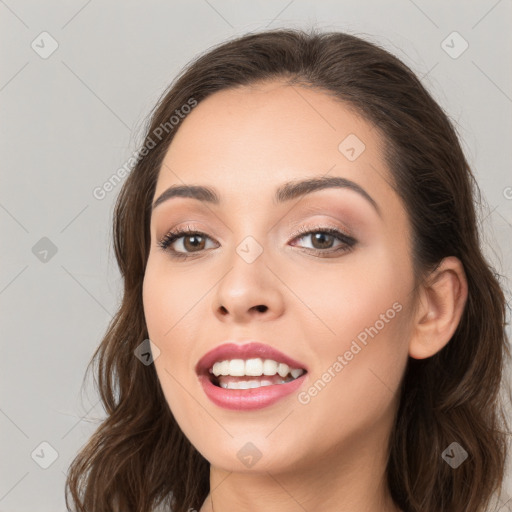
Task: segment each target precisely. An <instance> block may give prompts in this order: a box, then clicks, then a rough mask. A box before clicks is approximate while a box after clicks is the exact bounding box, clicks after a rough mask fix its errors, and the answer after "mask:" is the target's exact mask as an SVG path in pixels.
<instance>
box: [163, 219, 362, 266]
mask: <svg viewBox="0 0 512 512" xmlns="http://www.w3.org/2000/svg"><path fill="white" fill-rule="evenodd" d="M315 233H322V234H327V235H331V236H334V238H336V239H337V240H338V241H340V242H342V244H343V245H342V246H340V247H338V248H336V249H326V250H322V249H307V250H309V251H315V252H320V253H321V254H322V253H323V254H332V253H342V254H343V253H346V252H350V251H351V250H352V249H353V248H354V246H355V245H356V244H357V240H356V239H355V238H353V237H351V236H349V235H346V234H345V233H342V232H341V231H339V230H338V229H337V228H335V227H329V226H314V227H301V228H299V229H298V230H297V231H295V232H294V233H293V234H292V240H295V239H296V238H304V237H305V236H306V235H313V234H315ZM187 235H188V236H193V235H199V236H202V237H206V238H210V237H209V236H208V235H206V234H205V233H202V232H201V231H197V230H194V229H192V228H191V227H190V226H187V227H186V228H185V229H178V230H171V231H169V232H168V233H167V234H166V235H165V236H164V237H163V238H162V239H161V240H160V241H159V242H158V246H159V247H160V248H161V249H162V250H163V251H166V252H170V253H171V256H172V257H173V258H182V259H186V258H191V257H193V256H194V255H195V254H199V252H200V251H199V252H198V253H183V252H178V251H175V250H174V249H169V246H170V245H171V244H173V243H174V242H175V241H176V240H178V239H180V238H183V236H187ZM320 257H321V258H326V257H328V256H320Z"/></svg>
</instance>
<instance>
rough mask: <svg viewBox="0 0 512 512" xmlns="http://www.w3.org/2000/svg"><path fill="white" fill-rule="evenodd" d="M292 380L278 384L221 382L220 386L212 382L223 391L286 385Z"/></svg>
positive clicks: (256, 381) (265, 381) (266, 381)
mask: <svg viewBox="0 0 512 512" xmlns="http://www.w3.org/2000/svg"><path fill="white" fill-rule="evenodd" d="M292 380H295V379H294V378H293V377H290V378H288V379H282V380H281V381H280V382H277V383H275V382H271V381H269V380H241V381H239V382H229V383H226V382H223V383H221V384H218V383H217V382H214V384H215V385H216V386H219V387H221V388H224V389H253V388H262V387H265V386H274V385H276V384H286V383H287V382H291V381H292Z"/></svg>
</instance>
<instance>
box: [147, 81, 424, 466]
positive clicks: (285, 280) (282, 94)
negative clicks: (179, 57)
mask: <svg viewBox="0 0 512 512" xmlns="http://www.w3.org/2000/svg"><path fill="white" fill-rule="evenodd" d="M382 149H383V148H382V141H381V139H380V137H379V135H378V133H377V130H375V129H374V128H373V127H372V126H371V125H370V124H368V123H367V122H365V121H363V120H362V119H361V118H360V117H359V116H358V115H356V114H354V113H353V112H352V111H350V110H349V109H348V108H347V107H345V106H344V105H343V104H341V103H340V102H337V101H335V100H334V99H332V98H331V97H329V96H328V95H326V94H325V93H323V92H320V91H318V90H312V89H306V88H303V87H292V86H286V85H283V84H282V83H277V82H274V83H266V84H264V85H258V86H257V87H256V86H251V87H244V88H239V89H237V90H226V91H221V92H219V93H216V94H214V95H212V96H210V97H209V98H207V99H206V100H204V101H202V102H200V103H199V104H198V105H197V106H196V107H195V108H194V109H193V110H192V111H191V113H190V114H188V116H187V117H186V119H185V120H184V121H183V123H182V125H181V126H180V128H179V130H178V132H177V134H176V136H175V138H174V140H173V142H172V144H171V145H170V147H169V150H168V152H167V154H166V156H165V159H164V162H163V165H162V168H161V170H160V174H159V177H158V182H157V185H156V192H155V196H154V200H155V201H156V200H157V199H158V198H159V197H160V196H161V195H162V194H163V193H164V192H165V191H166V190H168V189H169V187H177V186H180V187H181V186H184V185H187V186H191V185H194V186H200V187H208V188H210V189H214V191H215V194H216V195H217V196H218V202H211V201H207V200H206V199H207V197H206V196H205V195H204V194H203V195H202V196H200V197H199V198H197V197H196V198H194V197H187V195H189V194H186V193H183V192H180V193H179V194H178V195H174V196H173V197H167V199H166V200H161V201H160V202H159V204H158V205H157V206H156V207H154V210H153V212H152V217H151V251H150V254H149V259H148V262H147V268H146V273H145V277H144V291H143V293H144V297H143V298H144V312H145V317H146V321H147V327H148V332H149V337H150V339H151V341H152V342H153V343H154V344H155V345H156V346H157V347H158V349H159V350H160V354H159V356H158V357H156V359H155V367H156V371H157V374H158V378H159V380H160V383H161V386H162V389H163V392H164V394H165V397H166V399H167V402H168V405H169V407H170V409H171V411H172V413H173V415H174V417H175V418H176V420H177V422H178V424H179V425H180V427H181V429H182V430H183V432H184V433H185V435H186V436H187V437H188V439H189V440H190V441H191V443H192V444H193V445H194V446H195V447H196V448H197V449H198V450H199V452H201V454H202V455H203V456H204V457H205V458H206V459H207V460H209V461H210V463H211V464H212V465H213V466H215V467H220V468H223V469H225V470H226V471H270V470H271V471H273V472H278V471H281V472H285V471H287V470H293V471H297V470H298V469H300V468H301V467H303V468H307V467H311V465H312V464H315V462H317V463H319V464H322V465H324V466H325V465H326V464H327V467H329V465H328V464H330V462H328V461H329V460H333V459H335V460H336V461H338V463H347V461H355V460H367V458H368V457H369V456H371V457H373V458H374V459H375V457H378V455H377V454H378V453H380V451H382V450H383V449H384V448H385V441H386V439H387V437H388V436H389V431H390V428H391V426H392V423H393V416H394V412H395V409H396V404H397V390H398V387H399V384H400V380H401V377H402V374H403V371H404V369H405V364H406V361H407V355H408V343H409V339H410V336H411V317H412V306H413V303H412V300H413V295H412V293H411V292H412V290H413V286H414V279H413V270H412V255H411V233H410V226H409V223H408V218H407V216H406V212H405V211H404V208H403V206H402V203H401V201H400V199H399V197H398V196H397V194H396V193H395V191H394V190H393V189H392V188H391V186H390V182H391V178H390V173H389V171H388V169H387V168H386V167H385V164H384V160H383V157H382V153H381V151H382ZM326 178H331V179H337V178H343V180H346V181H344V182H343V181H341V180H339V181H338V182H337V184H338V186H334V182H331V183H330V186H326V187H318V186H317V188H316V189H311V190H309V191H307V187H303V188H302V189H299V190H298V191H299V192H301V195H297V193H293V194H287V193H286V192H291V191H295V192H297V190H296V189H295V188H293V187H291V186H290V185H288V186H287V187H286V188H284V189H283V187H285V184H287V183H298V182H300V181H302V180H311V179H323V180H325V179H326ZM352 183H353V184H355V185H352ZM325 184H326V185H329V183H325ZM344 184H345V185H346V184H349V185H350V186H343V185H344ZM278 190H281V192H280V193H279V194H278V195H279V197H277V196H276V191H278ZM282 190H284V192H283V191H282ZM306 192H307V193H306ZM182 229H189V230H191V231H194V232H199V233H200V235H197V234H196V235H181V237H180V238H177V239H176V240H174V241H171V243H170V245H167V248H166V249H163V248H162V247H160V246H159V245H158V244H159V242H161V241H162V240H163V239H164V238H165V237H166V235H167V234H168V233H169V231H171V230H173V231H180V230H182ZM326 229H334V230H337V231H339V233H340V235H336V234H334V235H333V234H331V233H329V232H326V231H325V230H326ZM298 230H302V232H299V233H297V231H298ZM306 232H310V233H309V234H304V233H306ZM337 236H339V237H340V238H337ZM169 241H170V239H169V238H168V239H167V242H169ZM185 256H187V257H186V258H185ZM229 342H230V343H233V344H235V345H239V346H241V345H245V344H247V343H248V342H259V343H262V344H264V345H268V346H269V347H271V348H274V349H277V350H278V351H279V352H280V353H282V354H284V355H285V356H288V357H289V358H291V359H293V360H294V361H295V364H296V365H297V366H299V368H295V369H296V370H301V369H305V370H307V372H306V373H303V374H302V375H301V376H299V377H298V378H297V379H296V380H294V381H292V382H290V383H286V384H281V383H277V382H281V380H280V379H279V376H277V377H276V376H272V375H268V376H266V375H263V376H260V377H258V376H257V374H258V373H259V372H261V371H267V373H270V374H272V373H274V372H275V369H276V366H275V365H274V366H273V363H272V362H271V363H265V364H261V365H260V364H259V362H258V361H252V362H250V363H249V364H245V363H242V366H240V362H239V361H238V362H236V360H237V359H238V360H239V359H242V361H246V360H247V359H255V360H257V359H258V358H259V359H261V361H262V363H263V362H264V361H265V360H266V359H269V360H275V361H276V363H283V361H280V360H279V359H280V357H281V356H278V355H276V354H269V353H266V352H265V351H263V352H254V353H252V352H250V353H248V354H245V355H244V354H242V355H240V354H237V353H236V352H232V353H229V352H228V353H224V354H213V356H212V358H211V359H209V361H205V360H202V361H201V362H204V363H205V364H207V366H208V368H206V367H205V368H202V369H200V370H199V373H200V375H198V368H197V365H198V363H199V362H200V360H201V359H202V358H203V356H204V355H205V354H207V353H208V352H210V351H212V350H213V349H215V348H216V347H219V346H220V345H223V344H225V343H229ZM224 360H228V361H229V360H235V363H224V364H220V365H217V367H216V372H217V373H218V371H222V372H224V373H226V371H228V372H230V373H233V374H235V375H232V376H231V377H229V376H221V377H219V380H218V381H217V382H218V383H221V382H222V383H223V385H224V386H226V385H229V387H228V388H225V387H218V386H216V385H214V384H212V383H211V382H210V378H209V376H208V375H211V374H210V373H209V371H208V370H209V369H210V368H211V367H212V366H213V362H215V361H219V362H220V361H224ZM253 363H254V366H253ZM230 365H231V366H230ZM291 366H293V365H291ZM240 367H241V368H242V371H241V373H244V371H245V373H246V374H247V373H253V374H254V375H252V376H246V377H241V376H237V375H236V373H237V368H240ZM265 368H266V370H265ZM277 368H278V369H279V368H281V370H282V371H283V373H284V372H287V371H288V370H287V368H286V367H285V366H280V367H279V366H278V367H277ZM299 373H300V372H295V375H297V374H299ZM284 380H286V378H285V379H284ZM240 381H255V382H256V384H255V385H257V386H259V387H254V388H250V389H231V386H239V385H240V384H239V382H240ZM265 381H267V382H266V383H265ZM269 382H270V384H269ZM262 384H264V385H262ZM251 385H252V384H251ZM242 386H244V384H242ZM205 389H207V390H208V391H205ZM363 455H364V456H363ZM365 457H366V459H365ZM253 467H254V469H253ZM315 467H317V466H315Z"/></svg>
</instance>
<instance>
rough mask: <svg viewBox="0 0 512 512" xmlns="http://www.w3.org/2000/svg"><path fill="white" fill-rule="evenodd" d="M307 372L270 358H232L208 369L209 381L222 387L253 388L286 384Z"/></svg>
mask: <svg viewBox="0 0 512 512" xmlns="http://www.w3.org/2000/svg"><path fill="white" fill-rule="evenodd" d="M305 373H307V371H306V370H305V369H303V368H290V367H289V366H288V365H287V364H284V363H278V362H277V361H274V360H272V359H265V360H262V359H261V358H254V359H247V360H243V359H232V360H225V361H218V362H216V363H215V364H214V365H213V366H212V367H211V368H210V369H209V371H208V374H209V378H210V382H211V383H212V384H213V385H214V386H217V387H220V388H224V389H254V388H260V387H265V386H274V385H278V384H287V383H288V382H292V381H294V380H295V379H298V378H299V377H301V376H302V375H304V374H305Z"/></svg>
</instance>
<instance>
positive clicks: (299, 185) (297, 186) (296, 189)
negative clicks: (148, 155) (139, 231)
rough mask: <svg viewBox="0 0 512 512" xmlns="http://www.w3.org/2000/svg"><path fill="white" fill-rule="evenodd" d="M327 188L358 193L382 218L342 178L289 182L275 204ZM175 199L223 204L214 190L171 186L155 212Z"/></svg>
mask: <svg viewBox="0 0 512 512" xmlns="http://www.w3.org/2000/svg"><path fill="white" fill-rule="evenodd" d="M327 188H348V189H349V190H353V191H354V192H357V193H358V194H359V195H360V196H362V197H363V198H364V199H366V200H367V201H368V202H369V203H370V204H371V205H372V206H373V208H374V209H375V210H376V212H377V214H378V215H379V216H381V211H380V208H379V206H378V204H377V203H376V202H375V200H374V199H373V198H372V197H371V196H370V194H368V192H366V190H364V188H362V187H361V186H360V185H358V184H357V183H355V182H354V181H351V180H349V179H347V178H341V177H339V176H321V177H318V178H308V179H304V180H300V181H289V182H287V183H284V184H283V185H281V186H279V187H278V188H277V189H276V192H275V195H274V202H275V203H277V204H280V203H285V202H288V201H291V200H292V199H295V198H298V197H302V196H304V195H306V194H311V193H312V192H316V191H317V190H323V189H327ZM174 197H190V198H192V199H197V200H198V201H202V202H207V203H211V204H215V205H218V204H220V203H221V200H220V196H219V194H218V193H217V192H216V190H215V189H214V188H211V187H205V186H202V185H171V186H170V187H169V188H168V189H167V190H165V191H164V192H163V193H162V194H161V195H160V196H159V197H158V199H156V201H155V202H154V203H153V207H152V209H153V210H154V209H155V208H156V207H157V206H158V205H160V204H162V203H163V202H164V201H168V200H169V199H172V198H174Z"/></svg>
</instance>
